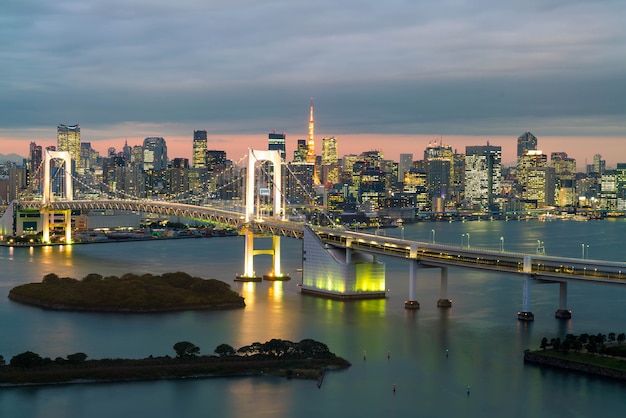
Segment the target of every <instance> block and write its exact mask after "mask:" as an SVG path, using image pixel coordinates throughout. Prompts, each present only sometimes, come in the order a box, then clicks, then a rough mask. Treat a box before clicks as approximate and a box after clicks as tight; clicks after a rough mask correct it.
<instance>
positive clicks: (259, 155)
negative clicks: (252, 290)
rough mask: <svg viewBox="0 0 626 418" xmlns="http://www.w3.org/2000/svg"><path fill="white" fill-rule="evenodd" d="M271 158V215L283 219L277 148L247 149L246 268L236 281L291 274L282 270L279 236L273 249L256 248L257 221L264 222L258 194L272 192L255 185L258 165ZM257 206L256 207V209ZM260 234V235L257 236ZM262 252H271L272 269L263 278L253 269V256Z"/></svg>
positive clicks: (276, 277)
mask: <svg viewBox="0 0 626 418" xmlns="http://www.w3.org/2000/svg"><path fill="white" fill-rule="evenodd" d="M265 161H268V162H270V163H272V166H273V175H272V185H273V198H272V215H271V217H272V218H274V219H279V220H282V219H284V214H285V208H284V205H283V199H282V161H281V158H280V153H279V152H278V151H262V150H253V149H248V172H247V176H246V207H245V211H246V212H245V221H246V226H245V227H244V228H243V233H244V236H245V249H244V272H243V274H241V275H237V276H236V278H235V280H236V281H243V282H257V281H261V279H264V280H289V279H290V277H289V275H286V274H283V273H282V271H281V269H280V237H279V236H272V237H271V238H272V248H271V249H264V250H262V249H257V250H255V249H254V236H255V231H254V224H255V223H257V222H263V217H262V211H261V208H260V205H259V204H257V205H255V201H256V198H257V197H260V196H261V195H264V196H267V195H269V194H270V193H269V190H267V189H263V188H261V187H258V188H257V187H255V186H256V184H255V183H256V182H255V177H256V165H257V163H262V162H265ZM255 206H256V211H255ZM257 237H260V236H257ZM261 254H269V255H271V256H272V271H271V272H270V273H269V274H266V275H263V277H262V278H260V277H258V276H257V275H256V272H255V270H254V256H255V255H261Z"/></svg>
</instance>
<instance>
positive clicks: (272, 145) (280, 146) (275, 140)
mask: <svg viewBox="0 0 626 418" xmlns="http://www.w3.org/2000/svg"><path fill="white" fill-rule="evenodd" d="M286 139H287V135H286V134H285V133H284V132H283V133H277V132H276V131H273V132H270V133H269V134H267V142H268V146H267V149H268V150H269V151H278V152H279V153H280V158H281V159H282V160H283V161H284V160H285V157H286V156H287V149H286V147H285V141H286Z"/></svg>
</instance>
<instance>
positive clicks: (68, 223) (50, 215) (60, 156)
mask: <svg viewBox="0 0 626 418" xmlns="http://www.w3.org/2000/svg"><path fill="white" fill-rule="evenodd" d="M52 160H56V161H59V160H60V161H62V162H63V165H64V166H65V169H64V170H63V171H64V173H65V174H64V177H65V178H64V182H65V187H64V193H65V196H64V199H65V200H73V199H74V191H73V189H72V158H71V156H70V153H69V152H68V151H50V150H46V154H45V158H44V180H43V199H42V203H43V204H42V206H41V211H40V213H41V216H42V218H43V225H42V230H43V231H42V232H43V237H42V238H43V242H44V243H50V224H53V225H54V224H59V222H57V216H58V215H62V216H63V220H62V225H63V226H64V228H65V242H66V243H67V244H70V243H71V241H72V211H71V210H69V209H68V210H61V211H58V210H56V211H55V210H51V209H50V206H49V205H50V203H52V201H53V200H54V199H55V196H54V191H53V189H52V179H51V177H50V163H51V161H52Z"/></svg>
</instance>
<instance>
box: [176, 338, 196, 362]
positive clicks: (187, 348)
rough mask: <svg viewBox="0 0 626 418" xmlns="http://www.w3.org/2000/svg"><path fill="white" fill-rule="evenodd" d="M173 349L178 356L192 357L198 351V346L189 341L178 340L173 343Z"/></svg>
mask: <svg viewBox="0 0 626 418" xmlns="http://www.w3.org/2000/svg"><path fill="white" fill-rule="evenodd" d="M174 351H175V352H176V357H178V358H192V357H196V356H197V355H198V354H199V353H200V347H198V346H196V345H195V344H192V343H190V342H189V341H179V342H177V343H176V344H174Z"/></svg>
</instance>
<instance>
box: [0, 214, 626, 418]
mask: <svg viewBox="0 0 626 418" xmlns="http://www.w3.org/2000/svg"><path fill="white" fill-rule="evenodd" d="M371 232H372V233H374V232H375V231H371ZM377 233H379V234H387V235H394V236H398V237H399V236H401V235H403V236H404V237H405V238H408V239H415V240H420V241H428V242H430V241H432V240H433V239H434V240H435V241H436V242H437V243H446V244H452V245H464V246H467V245H470V246H472V247H481V248H491V249H500V248H501V246H502V247H503V248H504V250H506V251H518V252H528V253H534V252H535V250H536V247H537V246H538V243H539V245H541V243H543V246H544V247H545V249H546V253H547V254H548V255H559V256H565V257H581V256H582V251H583V248H584V251H586V252H585V256H586V257H587V258H592V259H604V260H615V261H625V260H626V245H624V237H625V236H626V220H624V219H606V220H602V221H588V222H575V221H562V220H555V221H552V222H539V221H537V220H530V221H526V220H509V221H503V220H498V221H472V222H452V223H448V222H422V223H416V224H405V226H404V229H401V228H391V229H384V230H380V231H378V232H377ZM266 241H269V240H257V241H256V243H255V244H256V246H257V247H262V246H263V245H270V244H269V243H268V242H266ZM281 243H282V265H283V270H284V271H285V272H287V273H289V274H291V276H292V279H291V280H290V281H287V282H261V283H238V282H234V281H233V279H234V277H235V275H236V274H238V273H241V272H242V271H243V250H244V245H243V237H224V238H203V239H178V240H154V241H141V242H121V243H105V244H88V245H74V246H56V247H36V248H9V247H2V248H0V354H1V355H3V356H4V358H5V360H6V361H7V362H8V360H10V358H11V357H12V356H14V355H16V354H19V353H22V352H24V351H29V350H30V351H34V352H36V353H38V354H40V355H41V356H43V357H51V358H55V357H65V356H67V355H68V354H72V353H75V352H84V353H86V354H87V355H88V357H89V358H118V357H123V358H143V357H147V356H149V355H155V356H157V355H165V354H168V355H171V356H173V355H174V350H173V348H172V346H173V345H174V344H175V343H176V342H178V341H183V340H186V341H191V342H193V343H194V344H196V345H197V346H199V347H200V349H201V352H202V353H203V354H211V353H212V352H213V350H214V349H215V347H217V346H218V345H219V344H222V343H227V344H230V345H232V346H233V347H235V348H238V347H241V346H243V345H248V344H250V343H252V342H255V341H259V342H265V341H268V340H270V339H272V338H282V339H288V340H292V341H300V340H301V339H304V338H313V339H315V340H319V341H321V342H323V343H325V344H327V345H328V346H329V348H330V350H331V351H333V352H334V353H336V354H337V355H339V356H342V357H344V358H346V359H348V360H349V361H350V362H351V363H352V366H351V367H350V368H349V369H346V370H342V371H338V372H331V373H328V374H327V375H326V378H325V379H324V381H323V384H322V386H321V388H318V387H317V385H316V382H315V381H305V380H297V379H284V378H275V377H257V376H255V377H232V378H231V377H229V378H209V379H180V380H164V381H147V382H131V383H93V384H71V385H54V386H24V387H13V388H0V417H3V418H4V417H28V418H33V417H46V418H48V417H51V418H56V417H76V418H78V417H92V418H100V417H102V418H104V417H113V416H115V417H131V416H135V417H137V416H150V417H155V418H160V417H211V416H219V417H279V416H280V417H304V418H308V417H316V418H317V417H320V416H326V417H335V416H336V417H340V416H341V417H374V416H385V417H401V416H402V417H406V416H424V417H430V416H445V417H453V416H466V417H503V416H506V417H555V416H562V417H595V416H597V415H598V413H599V411H606V412H607V413H608V411H619V410H621V409H622V408H623V406H624V399H626V383H622V382H617V381H613V380H607V379H602V378H598V377H593V376H586V375H582V374H576V373H571V372H567V371H561V370H552V369H543V368H539V367H536V366H531V365H525V364H524V363H523V351H524V349H527V348H531V349H536V348H538V346H539V344H540V341H541V338H542V337H544V336H545V337H547V338H548V339H550V338H552V337H563V336H564V335H565V334H566V333H574V334H580V333H583V332H588V333H598V332H602V333H605V334H608V333H609V332H615V333H620V332H626V285H624V286H609V285H598V284H584V283H582V284H577V283H573V284H570V285H569V286H568V308H569V309H571V310H572V311H573V316H572V319H570V320H558V319H556V318H554V312H555V311H556V309H557V308H558V303H559V286H558V285H556V284H545V285H535V286H533V288H532V292H531V310H532V312H533V313H534V314H535V321H534V322H530V323H525V322H520V321H518V320H517V315H516V314H517V311H519V310H520V309H521V304H522V279H521V277H519V276H515V275H507V274H500V273H491V272H481V271H472V270H465V269H454V268H450V269H449V274H448V297H450V298H451V299H452V300H453V306H452V308H449V309H444V308H437V307H436V302H437V299H438V298H439V270H438V269H420V270H419V274H418V283H417V299H418V301H419V302H420V304H421V308H420V309H419V310H416V311H409V310H405V309H404V301H405V300H406V299H407V297H408V273H409V266H408V263H406V262H404V261H402V260H393V259H385V258H381V260H382V261H384V262H385V263H386V271H387V288H388V292H387V298H385V299H378V300H353V301H337V300H330V299H325V298H320V297H314V296H308V295H301V294H300V291H299V286H298V284H299V282H300V276H299V274H300V273H298V270H297V269H298V268H300V267H302V265H301V264H302V262H301V258H302V254H301V252H302V242H301V241H299V240H294V239H285V238H284V239H282V241H281ZM587 246H588V247H587ZM270 262H271V260H270V257H269V256H258V257H256V259H255V269H256V271H257V273H258V274H263V273H264V272H266V271H269V269H270ZM172 271H184V272H187V273H189V274H192V275H194V276H200V277H204V278H215V279H220V280H223V281H226V282H228V283H230V284H231V286H232V287H233V288H234V289H235V290H236V291H238V292H240V293H241V294H242V296H244V297H245V301H246V307H245V308H244V309H237V310H227V311H189V312H174V313H159V314H116V313H81V312H60V311H50V310H43V309H39V308H35V307H31V306H25V305H20V304H17V303H15V302H12V301H10V300H9V299H8V298H7V295H8V293H9V290H10V289H11V288H12V287H14V286H17V285H20V284H23V283H29V282H36V281H40V280H41V278H42V277H43V276H44V275H45V274H47V273H56V274H58V275H59V276H70V277H75V278H82V277H83V276H85V275H86V274H88V273H99V274H102V275H118V276H119V275H122V274H124V273H129V272H130V273H137V274H142V273H152V274H161V273H165V272H172ZM394 386H395V388H396V390H395V392H394V390H393V388H394Z"/></svg>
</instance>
